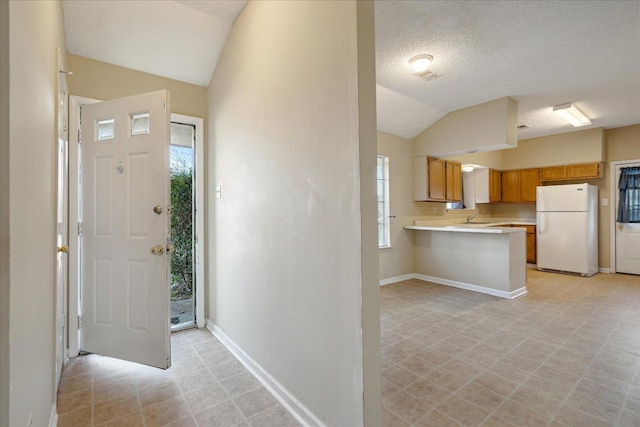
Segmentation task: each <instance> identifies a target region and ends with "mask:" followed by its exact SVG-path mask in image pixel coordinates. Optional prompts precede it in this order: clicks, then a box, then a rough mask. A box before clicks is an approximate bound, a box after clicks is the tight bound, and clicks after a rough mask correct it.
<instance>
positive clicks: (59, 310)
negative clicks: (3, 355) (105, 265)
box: [55, 52, 69, 390]
mask: <svg viewBox="0 0 640 427" xmlns="http://www.w3.org/2000/svg"><path fill="white" fill-rule="evenodd" d="M58 56H59V58H58V66H59V69H60V70H61V69H62V60H61V58H60V52H58ZM67 99H68V96H67V82H66V78H65V74H64V73H59V76H58V146H57V159H56V160H57V167H56V172H57V177H56V246H57V252H56V334H55V338H56V388H55V390H57V389H58V382H59V381H60V376H61V374H62V365H63V364H64V362H65V349H66V348H67V289H68V283H69V274H68V273H69V255H68V253H69V138H68V130H67V129H68V120H67Z"/></svg>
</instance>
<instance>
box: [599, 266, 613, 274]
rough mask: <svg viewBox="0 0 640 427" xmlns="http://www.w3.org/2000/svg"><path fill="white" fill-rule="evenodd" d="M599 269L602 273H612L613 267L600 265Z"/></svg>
mask: <svg viewBox="0 0 640 427" xmlns="http://www.w3.org/2000/svg"><path fill="white" fill-rule="evenodd" d="M598 271H599V272H600V273H611V269H610V268H602V267H600V268H599V269H598Z"/></svg>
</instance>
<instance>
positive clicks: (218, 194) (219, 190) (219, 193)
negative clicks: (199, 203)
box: [216, 184, 222, 199]
mask: <svg viewBox="0 0 640 427" xmlns="http://www.w3.org/2000/svg"><path fill="white" fill-rule="evenodd" d="M221 198H222V184H218V185H216V199H221Z"/></svg>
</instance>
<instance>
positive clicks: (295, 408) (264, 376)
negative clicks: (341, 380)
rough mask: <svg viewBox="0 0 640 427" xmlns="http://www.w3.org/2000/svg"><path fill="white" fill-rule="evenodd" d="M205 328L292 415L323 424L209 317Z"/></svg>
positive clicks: (300, 419) (313, 423)
mask: <svg viewBox="0 0 640 427" xmlns="http://www.w3.org/2000/svg"><path fill="white" fill-rule="evenodd" d="M207 329H209V331H211V333H212V334H213V335H215V336H216V338H218V340H220V342H221V343H222V344H223V345H224V346H225V347H226V348H227V349H228V350H229V351H230V352H231V354H233V355H234V356H235V358H236V359H238V361H239V362H240V363H242V364H243V365H244V367H245V368H247V370H248V371H249V372H251V374H252V375H253V376H254V377H256V379H257V380H258V381H260V383H262V385H264V386H265V388H266V389H267V390H269V392H270V393H271V394H272V395H273V396H274V397H275V398H276V399H278V401H279V402H280V403H281V404H282V406H284V407H285V408H286V409H287V410H288V411H289V412H290V413H291V415H293V416H294V417H295V418H296V420H298V421H299V422H300V423H302V424H303V425H305V426H313V427H315V426H318V427H321V426H324V423H322V421H320V420H319V419H318V417H316V416H315V415H314V414H313V413H312V412H311V411H310V410H309V409H308V408H307V407H306V406H304V405H303V404H302V402H300V401H299V400H298V399H296V398H295V396H294V395H292V394H291V393H290V392H289V390H287V389H286V388H285V387H284V386H283V385H282V384H280V383H279V382H278V381H277V380H276V379H275V378H273V377H272V376H271V375H270V374H269V373H268V372H267V371H266V370H265V369H264V368H263V367H262V366H260V364H259V363H258V362H256V361H255V360H253V359H252V358H251V356H249V355H248V354H247V353H245V352H244V351H243V350H242V349H241V348H240V347H239V346H238V345H237V344H236V343H235V342H234V341H233V340H232V339H231V338H229V337H228V336H227V334H225V333H224V332H223V331H222V330H221V329H220V328H218V326H217V325H216V324H215V323H213V322H212V321H211V320H210V319H207Z"/></svg>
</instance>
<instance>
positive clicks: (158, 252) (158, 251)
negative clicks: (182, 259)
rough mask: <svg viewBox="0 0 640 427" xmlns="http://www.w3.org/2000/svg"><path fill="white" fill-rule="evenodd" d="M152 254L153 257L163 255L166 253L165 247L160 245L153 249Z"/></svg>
mask: <svg viewBox="0 0 640 427" xmlns="http://www.w3.org/2000/svg"><path fill="white" fill-rule="evenodd" d="M151 253H152V254H153V255H162V254H163V253H164V246H162V245H158V246H154V247H152V248H151Z"/></svg>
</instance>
